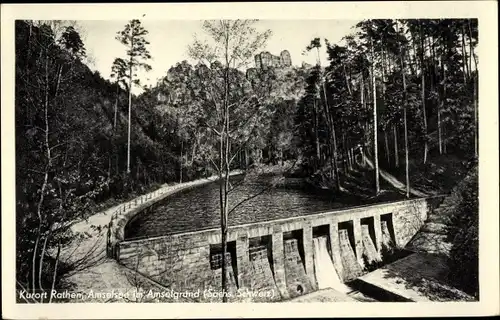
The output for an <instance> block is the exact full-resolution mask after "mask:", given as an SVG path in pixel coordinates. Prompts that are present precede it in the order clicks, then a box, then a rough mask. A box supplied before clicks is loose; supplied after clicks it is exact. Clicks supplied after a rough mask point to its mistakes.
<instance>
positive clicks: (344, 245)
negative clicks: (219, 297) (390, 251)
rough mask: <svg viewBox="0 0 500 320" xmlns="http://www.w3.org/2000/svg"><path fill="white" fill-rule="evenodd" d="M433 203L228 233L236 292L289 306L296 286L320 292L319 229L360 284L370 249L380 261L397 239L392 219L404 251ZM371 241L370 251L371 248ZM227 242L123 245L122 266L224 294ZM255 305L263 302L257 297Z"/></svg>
mask: <svg viewBox="0 0 500 320" xmlns="http://www.w3.org/2000/svg"><path fill="white" fill-rule="evenodd" d="M427 201H428V200H427V199H417V200H407V201H399V202H392V203H382V204H377V205H371V206H361V207H356V208H350V209H344V210H337V211H329V212H322V213H317V214H313V215H307V216H302V217H293V218H287V219H279V220H273V221H266V222H260V223H254V224H247V225H239V226H232V227H230V228H229V232H228V243H232V248H235V249H233V251H234V252H232V253H231V259H232V261H233V263H232V265H230V268H229V274H230V277H229V287H230V291H231V290H233V291H236V290H238V291H241V290H246V289H249V290H254V289H255V290H272V291H275V296H277V297H278V298H280V299H289V298H291V297H293V296H296V295H297V292H298V291H297V284H302V288H301V289H299V292H302V293H306V292H310V291H314V290H316V289H317V288H316V282H315V275H314V265H313V244H312V238H313V234H312V231H313V228H315V227H318V226H325V227H327V229H328V230H329V243H330V245H331V253H332V260H333V262H334V266H335V268H336V269H337V271H338V273H339V276H340V277H341V279H343V280H344V281H348V280H351V279H353V278H356V277H357V276H359V274H360V270H361V265H360V260H361V263H362V258H361V256H362V254H363V252H366V250H368V251H369V254H370V255H371V256H373V255H376V254H375V251H374V250H376V252H378V253H379V252H380V250H381V244H382V243H384V242H387V241H388V240H389V239H390V234H389V230H388V224H387V223H388V222H387V217H390V219H391V220H392V221H391V225H392V227H393V229H394V235H395V239H394V240H395V245H396V246H397V247H400V248H402V247H404V246H405V245H406V244H407V243H408V241H409V240H410V239H411V238H412V237H413V236H414V234H415V233H416V231H415V230H418V228H419V227H420V226H421V225H422V222H423V221H425V218H426V215H427ZM389 214H390V215H389ZM365 218H369V219H371V220H370V221H374V222H373V223H374V226H373V227H374V228H373V229H374V233H373V234H374V236H375V239H374V241H372V238H371V237H370V235H369V231H368V229H366V230H365V228H366V227H365V225H363V224H362V223H361V219H365ZM372 218H373V219H372ZM365 220H366V219H365ZM343 222H350V223H351V225H352V226H353V228H352V230H353V233H354V234H353V236H354V243H353V245H352V244H351V241H350V239H349V234H348V231H347V229H340V230H339V224H340V223H343ZM415 228H416V229H415ZM300 230H301V232H300V234H301V236H300V237H301V239H293V240H292V241H291V242H290V240H284V238H283V234H284V233H289V232H292V231H300ZM414 232H415V233H414ZM256 237H269V239H270V243H269V245H268V246H267V247H266V249H265V251H263V252H260V253H256V254H255V255H256V256H255V255H254V256H251V255H250V252H249V251H250V244H249V239H253V238H256ZM363 237H364V238H365V240H363ZM368 239H369V240H370V243H371V244H369V243H367V240H368ZM298 240H300V241H298ZM220 241H221V236H220V230H219V229H211V230H203V231H195V232H188V233H183V234H175V235H170V236H161V237H155V238H149V239H141V240H131V241H121V242H119V243H118V249H119V250H118V252H117V259H118V261H119V263H121V264H122V265H124V266H126V267H128V268H130V269H132V270H136V271H137V272H139V273H141V274H142V275H145V276H147V277H149V278H151V279H153V280H154V281H156V282H158V283H160V284H162V285H163V286H165V287H167V288H171V289H174V290H179V291H181V290H198V289H200V288H201V289H202V290H203V289H204V288H220V280H219V279H220V278H219V276H214V270H212V269H211V266H210V247H211V245H219V244H220ZM367 247H369V248H367ZM266 251H268V252H266ZM299 252H300V253H299ZM302 253H303V257H302V256H301V254H302ZM233 259H234V260H233ZM218 272H219V273H220V271H218ZM260 278H262V279H260ZM256 280H258V281H257V282H256ZM258 283H259V284H258ZM259 285H262V286H263V287H262V288H261V287H258V286H259ZM231 288H232V289H231ZM253 301H262V300H261V299H260V298H258V297H257V298H255V299H253ZM266 301H268V300H266Z"/></svg>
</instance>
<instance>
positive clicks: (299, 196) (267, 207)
mask: <svg viewBox="0 0 500 320" xmlns="http://www.w3.org/2000/svg"><path fill="white" fill-rule="evenodd" d="M270 179H271V178H269V177H260V178H258V179H253V180H252V181H246V182H243V183H242V184H241V185H239V186H237V187H236V188H235V189H234V191H232V192H231V193H230V196H229V208H230V209H231V208H233V207H234V206H235V205H236V204H238V203H239V202H241V201H243V200H245V199H249V198H250V197H253V196H255V195H256V194H258V195H257V196H255V197H253V198H251V199H249V200H247V201H245V202H243V203H242V204H241V205H239V206H238V207H237V208H236V209H235V210H234V211H233V212H231V213H230V214H229V217H228V223H229V225H230V226H232V225H239V224H246V223H253V222H260V221H267V220H274V219H280V218H289V217H296V216H303V215H308V214H314V213H317V212H319V211H327V210H331V209H335V208H340V207H347V206H354V205H360V204H362V203H360V202H354V203H348V202H347V201H346V199H342V200H340V199H338V198H336V197H334V195H333V192H331V191H323V190H317V189H314V188H305V187H300V188H299V187H272V188H269V182H270ZM241 180H242V177H234V178H232V180H231V182H232V183H233V184H238V183H240V182H241ZM219 226H220V204H219V184H218V182H214V183H210V184H207V185H203V186H200V187H196V188H194V189H190V190H187V191H183V192H179V193H177V194H174V195H172V196H169V197H167V198H166V199H164V200H162V201H161V202H160V203H157V204H155V206H154V208H153V209H152V210H151V211H150V212H143V213H139V214H138V215H136V216H135V217H134V218H133V219H132V220H131V221H130V222H129V223H128V224H127V226H126V228H125V239H137V238H146V237H155V236H162V235H168V234H174V233H181V232H187V231H195V230H202V229H210V228H216V227H219Z"/></svg>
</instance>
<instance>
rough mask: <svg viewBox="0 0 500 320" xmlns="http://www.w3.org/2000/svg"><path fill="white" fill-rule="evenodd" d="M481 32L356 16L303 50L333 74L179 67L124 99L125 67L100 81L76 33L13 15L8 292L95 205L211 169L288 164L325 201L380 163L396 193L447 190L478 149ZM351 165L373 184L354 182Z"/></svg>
mask: <svg viewBox="0 0 500 320" xmlns="http://www.w3.org/2000/svg"><path fill="white" fill-rule="evenodd" d="M135 23H138V22H137V21H136V22H135ZM141 32H142V31H141ZM141 35H147V32H143V33H141ZM265 36H266V39H267V36H269V35H265ZM477 38H478V31H477V20H458V19H457V20H366V21H362V22H360V23H358V24H357V25H356V26H355V28H353V33H352V34H351V35H346V37H345V38H344V39H343V41H342V42H340V43H338V44H333V43H330V42H329V41H328V40H327V39H311V40H312V41H311V43H310V44H308V43H304V48H306V49H307V50H308V51H310V52H311V54H319V52H320V50H326V53H327V55H328V61H329V64H328V65H325V66H322V65H320V63H319V59H318V64H317V65H316V66H313V67H310V68H307V67H304V66H303V67H287V68H269V69H267V70H257V71H256V72H253V73H251V74H250V73H248V74H247V73H246V72H245V71H246V70H245V69H246V68H247V67H248V66H246V65H239V66H237V65H234V67H225V65H228V64H225V65H222V64H221V62H219V61H209V63H207V62H206V61H204V63H201V62H200V63H198V64H196V65H192V64H190V63H189V62H188V61H187V60H186V61H180V62H179V63H177V64H176V65H174V66H172V67H171V68H170V69H169V70H168V73H167V76H166V77H165V78H163V79H161V80H160V81H159V82H158V83H157V84H156V85H155V86H153V87H150V88H146V89H145V90H144V92H143V93H141V94H140V95H138V96H137V95H130V100H129V88H128V86H129V85H130V83H132V82H134V81H133V80H132V79H131V78H132V72H130V78H129V80H130V82H128V83H127V81H124V79H125V80H126V73H125V71H123V70H124V69H123V68H128V67H129V65H127V62H126V61H123V60H119V59H117V60H115V64H114V69H113V70H114V72H115V73H114V75H115V78H113V79H112V80H105V79H104V78H103V77H102V76H101V75H100V74H99V73H98V72H93V71H92V70H91V69H90V68H89V67H88V66H87V65H86V64H85V62H84V61H85V56H86V49H85V44H84V43H83V41H82V38H81V37H80V35H79V33H78V32H77V31H76V29H75V28H73V27H68V26H64V25H63V24H61V23H59V22H57V21H52V22H50V23H44V22H33V21H17V22H16V92H15V116H16V133H15V135H16V196H17V212H16V219H17V220H16V221H17V232H16V235H17V253H18V256H17V266H18V267H17V280H18V284H19V285H21V286H23V287H26V288H33V289H35V288H44V287H45V288H46V287H50V285H51V282H52V281H55V277H54V278H53V277H52V276H53V275H55V273H54V272H53V271H52V269H53V266H52V263H53V261H52V260H53V259H52V258H53V256H52V258H51V259H50V261H49V258H48V257H47V251H49V250H52V251H54V250H56V249H57V248H60V247H61V246H62V245H64V244H65V243H66V242H67V241H70V239H71V234H70V231H69V229H68V226H69V225H70V224H71V223H72V222H73V221H74V220H75V219H79V218H82V217H85V216H86V215H88V214H90V213H93V212H96V211H97V208H98V205H99V204H102V203H104V202H106V201H108V200H110V199H123V198H127V197H129V195H130V194H131V193H134V192H141V191H142V190H144V189H145V188H150V187H152V186H154V185H157V184H162V183H167V182H179V181H186V180H192V179H195V178H199V177H204V176H207V175H212V174H216V173H217V172H219V173H220V171H222V164H224V165H227V168H225V169H227V170H229V169H245V170H246V169H249V168H251V167H253V166H255V165H279V164H282V163H283V162H285V161H289V162H294V163H298V164H299V165H298V166H297V170H295V174H297V175H301V176H303V177H313V179H312V180H311V181H312V182H313V183H316V184H318V185H322V186H324V185H326V186H327V187H328V188H330V189H331V190H332V195H335V196H341V194H342V192H344V191H348V192H351V193H353V192H354V193H355V192H356V190H358V191H359V190H360V189H356V188H354V187H353V185H354V186H356V185H360V186H362V187H365V189H363V190H365V191H363V192H365V193H366V192H368V193H370V194H371V195H375V196H376V195H377V194H378V193H379V192H380V191H381V188H380V181H379V179H380V178H379V175H378V174H377V173H378V172H379V170H380V168H383V169H385V170H387V171H389V172H390V173H391V174H393V175H394V176H396V177H397V178H399V180H401V181H403V182H404V183H405V185H406V187H407V196H409V191H408V190H409V188H410V187H413V186H416V187H418V188H420V189H423V190H435V191H439V192H446V191H447V190H449V187H450V186H451V185H453V184H454V182H455V180H456V179H457V177H459V176H460V172H465V171H466V169H467V168H468V167H469V165H468V161H469V160H470V159H474V158H476V157H477V153H478V151H477V150H478V137H477V134H478V130H477V128H478V123H477V103H478V101H477V91H478V90H477V83H478V82H477V80H478V74H477V63H478V57H477V56H476V54H475V47H476V45H477ZM110 41H111V40H110ZM124 41H125V40H124ZM125 43H126V41H125ZM142 45H147V41H144V42H142ZM256 48H257V46H256ZM191 49H192V50H194V51H195V52H191V53H192V56H195V55H196V53H197V52H198V53H200V52H201V50H202V49H203V48H201V47H196V46H195V47H193V48H191ZM196 50H198V51H196ZM250 53H251V51H249V50H247V51H245V50H241V51H239V54H241V55H247V56H248V57H251V54H250ZM152 54H153V55H154V52H153V53H152ZM148 55H149V53H147V54H144V57H145V58H147V57H148ZM248 57H247V58H248ZM318 57H319V56H318ZM131 61H132V60H131ZM145 69H147V67H146V68H145ZM110 70H111V66H110ZM130 70H131V69H130ZM220 88H224V89H225V90H219V89H220ZM129 103H130V105H129ZM129 106H131V107H130V108H131V109H130V110H131V115H130V119H131V120H130V123H129V120H128V108H129ZM129 124H130V136H131V138H130V172H128V171H127V155H128V150H127V147H128V145H127V141H128V137H127V134H128V132H129V131H128V126H129ZM221 125H223V126H224V127H222V126H221ZM226 126H227V131H224V130H226V129H225V128H226ZM220 128H223V130H221V129H220ZM221 132H222V133H224V132H226V135H227V143H223V141H222V136H223V135H224V134H221ZM224 139H226V138H224ZM223 145H224V148H227V150H226V151H225V156H227V158H226V160H225V161H224V162H222V158H223V153H222V152H223V151H222V147H221V146H223ZM365 157H366V158H368V159H371V160H373V162H374V169H373V170H372V169H370V168H367V167H366V166H363V165H362V164H363V163H365V160H366V159H364V158H365ZM354 171H356V172H358V173H359V172H360V171H361V173H360V174H361V175H362V176H363V177H364V178H366V179H368V180H361V181H358V182H356V181H355V180H353V177H352V173H353V172H354ZM366 181H369V184H368V185H366ZM372 183H373V185H371V184H372ZM363 184H365V185H363ZM447 188H448V189H447ZM366 190H368V191H366ZM56 260H57V259H56Z"/></svg>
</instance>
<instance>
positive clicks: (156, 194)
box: [108, 170, 243, 259]
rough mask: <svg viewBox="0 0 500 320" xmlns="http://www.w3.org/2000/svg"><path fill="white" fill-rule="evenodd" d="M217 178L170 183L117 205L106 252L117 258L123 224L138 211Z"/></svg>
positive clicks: (111, 222) (122, 233)
mask: <svg viewBox="0 0 500 320" xmlns="http://www.w3.org/2000/svg"><path fill="white" fill-rule="evenodd" d="M242 173H243V172H242V171H241V170H236V171H233V172H231V173H230V176H233V175H239V174H242ZM217 180H218V176H212V177H209V178H205V179H199V180H195V181H190V182H185V183H180V184H176V185H171V186H168V185H167V186H164V187H162V188H160V189H158V190H155V191H153V192H150V193H148V194H145V195H142V196H140V197H138V198H136V199H134V200H132V201H130V202H127V203H125V204H123V205H122V206H120V207H118V209H117V210H116V212H115V213H113V215H112V217H111V221H110V224H109V227H110V232H109V239H108V252H110V254H109V255H110V256H112V257H113V258H115V259H116V258H118V254H119V252H118V251H117V245H118V243H120V242H121V241H123V240H124V239H125V226H126V225H127V223H128V222H129V221H130V220H131V219H132V218H133V217H134V216H136V215H137V214H138V213H140V212H143V211H145V210H148V209H150V208H152V207H153V205H155V204H156V203H158V202H160V201H162V200H164V199H165V198H167V197H169V196H171V195H173V194H176V193H178V192H180V191H185V190H188V189H191V188H195V187H198V186H201V185H204V184H208V183H211V182H214V181H217Z"/></svg>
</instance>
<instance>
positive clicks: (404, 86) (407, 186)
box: [400, 46, 410, 198]
mask: <svg viewBox="0 0 500 320" xmlns="http://www.w3.org/2000/svg"><path fill="white" fill-rule="evenodd" d="M402 51H403V49H402V47H401V46H400V53H401V74H402V75H403V101H404V106H403V121H404V128H405V166H406V168H405V169H406V170H405V172H406V197H407V198H409V197H410V164H409V156H408V122H407V117H406V113H407V109H408V95H407V92H406V75H405V74H406V72H405V64H404V55H403V52H402Z"/></svg>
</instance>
